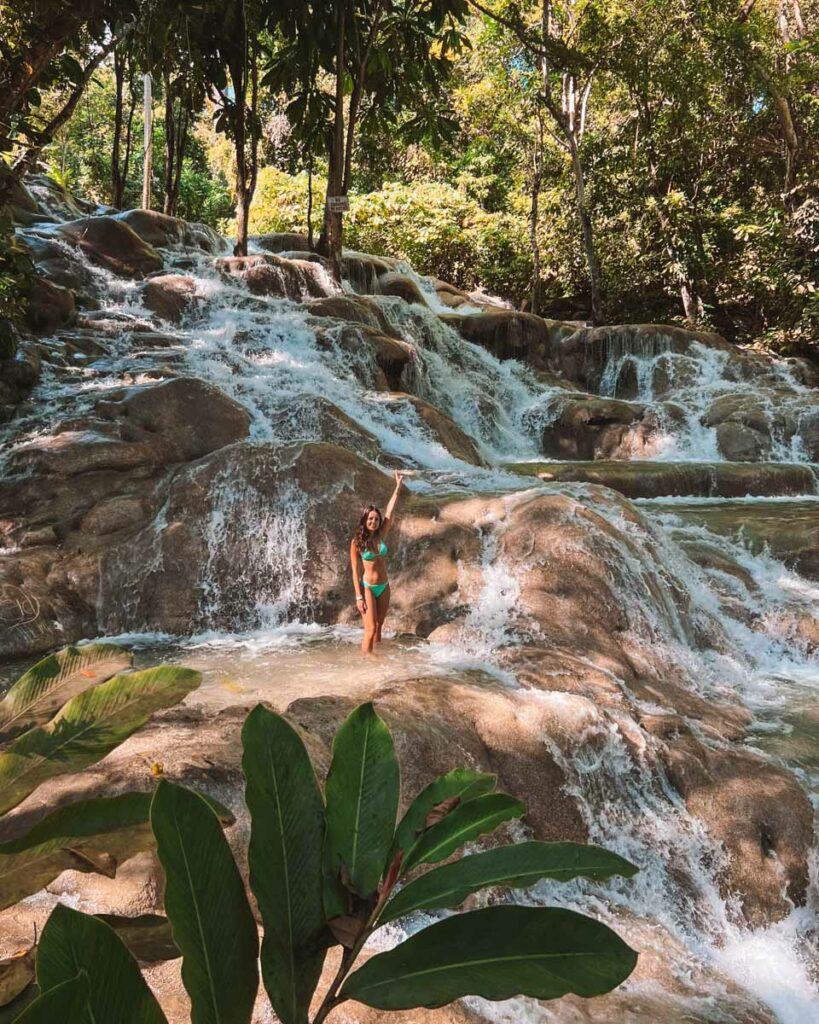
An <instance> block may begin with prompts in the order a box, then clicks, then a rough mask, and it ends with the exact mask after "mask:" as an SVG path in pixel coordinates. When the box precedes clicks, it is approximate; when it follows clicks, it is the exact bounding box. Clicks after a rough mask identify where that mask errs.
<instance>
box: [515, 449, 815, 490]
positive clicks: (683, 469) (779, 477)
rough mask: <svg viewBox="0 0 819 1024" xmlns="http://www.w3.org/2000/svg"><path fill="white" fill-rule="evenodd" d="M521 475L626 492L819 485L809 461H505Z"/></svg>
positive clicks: (804, 488)
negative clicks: (808, 464) (509, 462)
mask: <svg viewBox="0 0 819 1024" xmlns="http://www.w3.org/2000/svg"><path fill="white" fill-rule="evenodd" d="M506 468H507V469H510V470H512V471H514V472H516V473H520V474H521V475H522V476H536V477H540V478H541V479H544V480H563V481H569V480H572V481H581V482H583V483H593V484H601V485H603V486H604V487H611V488H613V489H614V490H615V491H618V492H619V493H620V494H624V495H625V496H626V497H627V498H657V497H661V496H666V495H674V496H684V495H688V494H690V495H700V496H702V497H720V498H742V497H744V496H745V495H748V494H750V495H781V494H806V493H810V492H811V491H812V490H813V489H814V487H815V486H816V476H815V474H814V472H813V470H812V468H811V467H810V466H807V465H802V464H799V463H783V462H757V463H747V464H744V463H730V462H650V461H648V460H644V459H640V460H639V461H632V462H623V461H615V462H607V461H603V460H600V461H597V462H521V463H512V464H510V465H508V466H507V467H506Z"/></svg>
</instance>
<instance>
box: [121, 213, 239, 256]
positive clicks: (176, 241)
mask: <svg viewBox="0 0 819 1024" xmlns="http://www.w3.org/2000/svg"><path fill="white" fill-rule="evenodd" d="M115 219H116V220H118V221H120V222H122V223H123V224H127V225H128V227H129V228H131V230H132V231H134V232H135V233H136V234H137V235H139V237H140V238H141V239H142V240H143V242H146V243H147V244H148V245H150V246H154V247H158V248H169V247H173V246H186V247H188V248H197V249H204V251H205V252H212V253H217V252H219V251H220V250H221V248H222V239H221V238H220V237H219V235H218V234H217V233H216V232H215V231H214V230H213V228H209V227H207V226H206V225H205V224H196V223H193V222H191V221H186V220H180V218H178V217H169V216H168V215H167V214H166V213H160V212H159V211H158V210H125V212H124V213H118V214H116V217H115Z"/></svg>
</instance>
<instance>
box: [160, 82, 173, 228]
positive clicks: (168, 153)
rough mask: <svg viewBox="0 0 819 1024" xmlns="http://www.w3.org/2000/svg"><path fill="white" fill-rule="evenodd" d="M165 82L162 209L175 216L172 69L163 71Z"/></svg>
mask: <svg viewBox="0 0 819 1024" xmlns="http://www.w3.org/2000/svg"><path fill="white" fill-rule="evenodd" d="M163 78H164V80H165V82H164V84H165V195H164V199H163V204H162V209H163V211H164V212H165V213H167V214H173V205H174V204H173V181H174V165H175V159H176V121H175V120H174V109H173V85H172V83H171V72H170V68H167V67H166V68H164V69H163Z"/></svg>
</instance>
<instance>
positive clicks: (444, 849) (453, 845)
mask: <svg viewBox="0 0 819 1024" xmlns="http://www.w3.org/2000/svg"><path fill="white" fill-rule="evenodd" d="M525 813H526V807H525V805H524V804H522V803H521V802H520V800H516V799H515V798H514V797H512V796H508V795H507V794H506V793H487V794H486V795H485V796H479V797H476V798H475V799H474V800H469V801H467V803H465V804H459V805H458V806H457V807H456V808H455V809H454V810H453V811H451V812H450V813H449V814H447V816H446V817H445V818H443V819H442V820H441V821H439V822H438V823H437V825H433V826H432V827H431V828H428V829H427V830H426V832H423V833H422V834H421V836H420V837H419V838H418V840H417V841H416V843H415V845H414V846H412V847H411V848H410V851H409V853H408V854H407V855H406V857H404V861H403V864H402V873H403V874H406V873H407V872H409V871H411V870H412V869H413V868H415V867H417V866H418V865H419V864H434V863H435V862H436V861H439V860H444V858H446V857H448V856H449V855H450V854H451V853H454V852H455V850H457V849H458V848H459V847H461V846H463V845H464V843H468V842H470V841H471V840H473V839H477V837H478V836H482V835H485V834H486V833H487V832H494V831H495V829H496V828H497V827H498V825H500V824H501V823H502V822H504V821H509V820H510V819H512V818H520V817H521V816H522V815H523V814H525Z"/></svg>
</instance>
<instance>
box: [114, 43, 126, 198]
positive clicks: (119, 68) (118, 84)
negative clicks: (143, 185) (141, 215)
mask: <svg viewBox="0 0 819 1024" xmlns="http://www.w3.org/2000/svg"><path fill="white" fill-rule="evenodd" d="M124 90H125V58H124V57H123V56H122V54H120V53H117V52H116V51H114V141H113V145H112V147H111V205H112V206H114V207H116V209H118V210H119V209H121V208H122V193H123V191H124V184H125V183H124V182H123V181H122V174H121V171H120V166H121V165H120V147H121V145H122V121H123V93H124Z"/></svg>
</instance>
